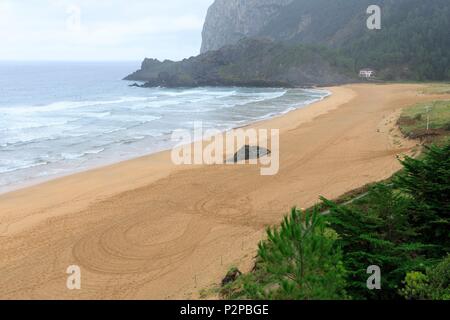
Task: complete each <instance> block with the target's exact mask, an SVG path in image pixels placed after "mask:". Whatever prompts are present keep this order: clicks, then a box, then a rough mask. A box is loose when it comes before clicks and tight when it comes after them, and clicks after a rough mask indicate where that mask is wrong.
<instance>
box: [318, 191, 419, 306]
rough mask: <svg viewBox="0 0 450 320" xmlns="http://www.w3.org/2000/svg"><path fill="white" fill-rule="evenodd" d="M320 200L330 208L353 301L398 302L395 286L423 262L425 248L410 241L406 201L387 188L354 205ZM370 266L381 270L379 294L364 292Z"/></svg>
mask: <svg viewBox="0 0 450 320" xmlns="http://www.w3.org/2000/svg"><path fill="white" fill-rule="evenodd" d="M322 200H323V201H324V202H325V204H326V205H327V206H329V207H330V208H331V215H330V216H329V218H328V219H329V221H330V223H331V227H332V228H333V229H334V230H335V231H336V232H337V233H338V235H339V241H338V243H339V245H340V246H341V247H342V249H343V252H344V260H343V261H344V265H345V268H346V270H348V280H347V283H348V287H347V290H348V292H349V294H350V295H351V296H352V298H354V299H392V298H398V286H399V285H400V283H401V281H402V280H403V278H404V276H405V274H406V272H408V271H411V270H414V269H417V268H419V266H420V265H421V264H422V263H424V262H425V260H424V259H422V258H421V256H420V253H421V252H422V251H423V250H424V249H425V247H426V246H424V245H423V244H421V243H414V242H410V241H409V239H410V238H411V237H414V236H415V232H414V230H413V229H412V228H411V226H410V225H409V223H408V221H407V219H406V216H405V211H406V209H407V208H408V207H409V205H410V203H409V199H407V198H405V197H403V196H402V195H400V194H398V193H396V192H395V191H394V190H393V189H392V188H391V187H390V186H386V185H383V184H378V185H376V186H374V187H373V188H371V190H370V191H369V193H368V195H367V196H366V197H365V198H364V199H362V200H359V201H358V202H357V203H355V205H351V206H341V205H337V204H335V203H334V202H332V201H329V200H326V199H324V198H323V199H322ZM371 265H377V266H379V267H380V268H381V270H382V290H375V291H370V290H368V288H367V285H366V281H367V278H368V275H367V268H368V267H369V266H371Z"/></svg>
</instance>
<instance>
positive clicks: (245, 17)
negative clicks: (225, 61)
mask: <svg viewBox="0 0 450 320" xmlns="http://www.w3.org/2000/svg"><path fill="white" fill-rule="evenodd" d="M293 1H294V0H216V1H215V2H214V3H213V4H212V5H211V7H210V8H209V10H208V14H207V16H206V21H205V25H204V27H203V33H202V36H203V43H202V48H201V52H202V53H204V52H207V51H211V50H217V49H220V48H222V47H224V46H226V45H229V44H235V43H237V42H238V41H239V40H241V39H242V38H248V37H255V36H257V35H258V34H259V33H260V32H261V30H262V29H263V28H264V26H266V25H267V23H268V22H269V21H271V20H272V19H273V18H274V17H275V16H276V15H277V14H278V12H280V10H281V9H282V8H283V7H285V6H287V5H288V4H290V3H292V2H293Z"/></svg>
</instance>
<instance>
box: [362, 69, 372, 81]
mask: <svg viewBox="0 0 450 320" xmlns="http://www.w3.org/2000/svg"><path fill="white" fill-rule="evenodd" d="M359 76H360V77H361V78H366V79H370V78H373V77H374V76H375V71H373V70H372V69H362V70H360V71H359Z"/></svg>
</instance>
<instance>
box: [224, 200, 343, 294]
mask: <svg viewBox="0 0 450 320" xmlns="http://www.w3.org/2000/svg"><path fill="white" fill-rule="evenodd" d="M335 241H336V233H335V232H333V231H332V230H330V229H327V227H326V223H325V219H324V218H323V217H321V216H320V215H318V213H317V212H302V211H300V210H298V209H295V208H294V209H292V212H291V214H290V216H288V217H286V218H285V219H284V221H283V223H282V224H281V226H280V227H279V228H274V229H268V230H267V240H266V241H263V242H262V243H261V244H260V245H259V251H258V260H257V266H256V270H255V272H253V273H251V274H248V275H245V276H242V277H241V278H240V279H239V280H238V281H236V282H235V283H233V284H231V285H229V286H228V287H225V289H224V291H223V293H224V295H225V296H226V297H227V298H245V299H287V300H292V299H301V300H313V299H314V300H319V299H344V298H345V297H346V294H345V291H344V287H345V280H344V279H345V269H344V267H343V263H342V253H341V250H340V249H339V248H338V247H336V246H335Z"/></svg>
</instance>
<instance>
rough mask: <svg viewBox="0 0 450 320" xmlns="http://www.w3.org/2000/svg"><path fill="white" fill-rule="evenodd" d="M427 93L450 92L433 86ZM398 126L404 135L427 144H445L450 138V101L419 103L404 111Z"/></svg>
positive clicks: (446, 88)
mask: <svg viewBox="0 0 450 320" xmlns="http://www.w3.org/2000/svg"><path fill="white" fill-rule="evenodd" d="M427 90H429V91H427V92H439V93H441V92H443V93H445V92H446V90H450V88H449V87H448V86H436V85H435V86H432V87H429V88H428V89H427ZM398 125H399V127H400V130H401V131H402V133H403V134H404V135H405V136H406V137H409V138H412V139H422V140H423V141H424V142H425V143H430V142H434V143H436V144H443V143H445V142H446V141H447V139H448V137H449V136H450V101H449V100H444V101H432V102H427V103H418V104H416V105H414V106H412V107H410V108H406V109H404V110H403V112H402V114H401V116H400V119H399V120H398Z"/></svg>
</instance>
